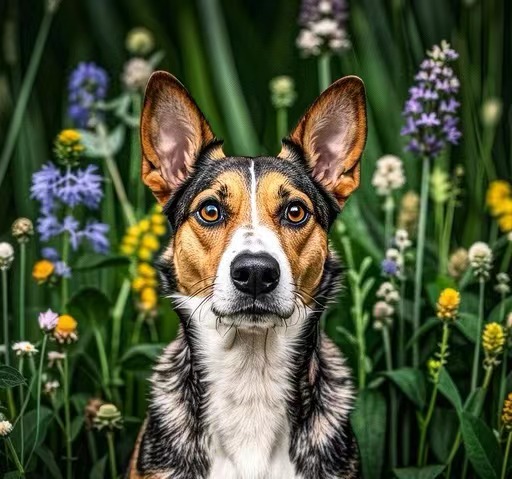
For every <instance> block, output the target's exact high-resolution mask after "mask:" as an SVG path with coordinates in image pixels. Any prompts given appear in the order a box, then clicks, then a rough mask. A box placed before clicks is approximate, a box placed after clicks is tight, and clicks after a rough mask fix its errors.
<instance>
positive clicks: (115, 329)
mask: <svg viewBox="0 0 512 479" xmlns="http://www.w3.org/2000/svg"><path fill="white" fill-rule="evenodd" d="M129 295H130V280H129V279H128V278H124V280H123V283H122V284H121V289H120V290H119V294H118V295H117V300H116V304H115V305H114V310H113V311H112V349H111V364H112V367H114V368H115V367H116V366H117V360H118V357H119V348H120V344H121V323H122V319H123V313H124V309H125V307H126V302H127V301H128V296H129Z"/></svg>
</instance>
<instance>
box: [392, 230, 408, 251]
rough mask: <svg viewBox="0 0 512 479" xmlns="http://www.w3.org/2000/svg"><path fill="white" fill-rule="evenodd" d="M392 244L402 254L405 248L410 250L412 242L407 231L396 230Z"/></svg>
mask: <svg viewBox="0 0 512 479" xmlns="http://www.w3.org/2000/svg"><path fill="white" fill-rule="evenodd" d="M394 243H395V245H396V247H397V248H398V249H399V250H400V252H404V251H405V250H406V249H407V248H410V247H411V245H412V241H411V240H410V239H409V233H408V232H407V230H404V229H398V230H396V232H395V238H394Z"/></svg>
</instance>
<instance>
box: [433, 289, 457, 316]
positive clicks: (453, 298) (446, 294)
mask: <svg viewBox="0 0 512 479" xmlns="http://www.w3.org/2000/svg"><path fill="white" fill-rule="evenodd" d="M459 305H460V294H459V292H458V291H456V290H455V289H453V288H446V289H443V291H441V294H440V295H439V298H438V300H437V317H438V318H439V319H441V320H449V321H453V320H455V318H456V317H457V310H458V309H459Z"/></svg>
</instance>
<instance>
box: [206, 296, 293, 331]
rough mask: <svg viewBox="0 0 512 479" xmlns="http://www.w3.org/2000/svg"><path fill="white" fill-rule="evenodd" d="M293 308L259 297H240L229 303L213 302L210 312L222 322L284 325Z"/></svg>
mask: <svg viewBox="0 0 512 479" xmlns="http://www.w3.org/2000/svg"><path fill="white" fill-rule="evenodd" d="M293 311H294V308H293V307H292V308H285V307H283V306H281V305H279V304H276V303H275V302H273V301H272V302H265V301H262V300H260V299H254V300H253V299H250V300H249V299H245V298H244V299H242V300H238V301H234V302H231V303H230V304H229V305H222V306H219V305H216V304H215V303H213V305H212V312H213V313H214V314H215V315H216V316H217V317H219V318H220V319H221V321H222V322H224V323H231V322H234V323H238V324H240V325H247V326H248V327H251V326H263V327H265V326H276V325H281V324H282V325H284V324H285V323H286V321H287V320H288V319H289V318H290V317H291V316H292V314H293Z"/></svg>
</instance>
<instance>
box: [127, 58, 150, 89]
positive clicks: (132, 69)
mask: <svg viewBox="0 0 512 479" xmlns="http://www.w3.org/2000/svg"><path fill="white" fill-rule="evenodd" d="M151 73H153V67H152V65H151V64H150V63H149V62H148V61H147V60H145V59H144V58H138V57H135V58H132V59H130V60H128V61H127V62H126V63H125V64H124V70H123V74H122V75H121V80H122V81H123V84H124V86H125V87H126V88H127V89H128V90H134V91H137V90H144V88H145V87H146V83H147V82H148V80H149V77H150V76H151Z"/></svg>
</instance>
